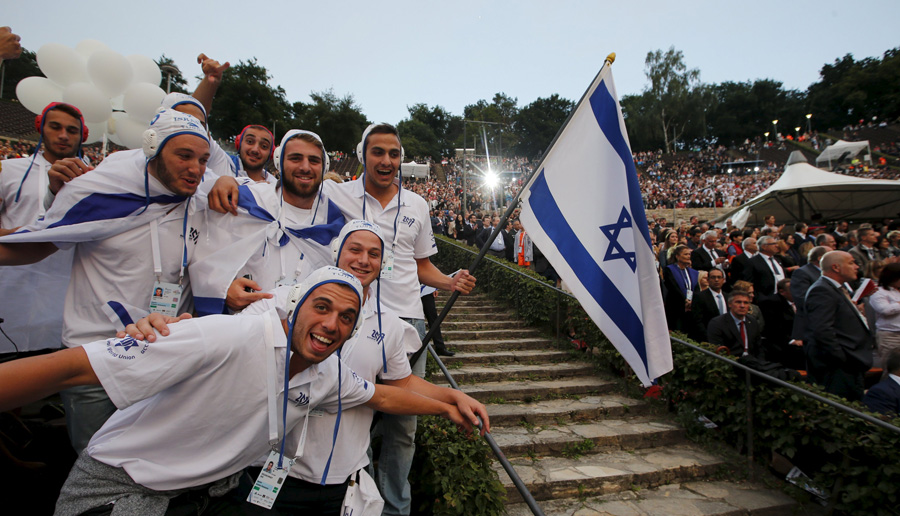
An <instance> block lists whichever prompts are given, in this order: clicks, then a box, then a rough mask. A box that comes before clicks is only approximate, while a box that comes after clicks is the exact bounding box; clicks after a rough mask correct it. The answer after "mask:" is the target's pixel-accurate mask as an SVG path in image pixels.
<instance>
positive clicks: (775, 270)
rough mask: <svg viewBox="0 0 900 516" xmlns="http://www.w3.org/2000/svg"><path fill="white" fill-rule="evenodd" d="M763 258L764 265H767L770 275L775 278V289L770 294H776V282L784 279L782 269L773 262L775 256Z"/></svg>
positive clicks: (775, 261) (776, 262)
mask: <svg viewBox="0 0 900 516" xmlns="http://www.w3.org/2000/svg"><path fill="white" fill-rule="evenodd" d="M763 256H765V258H764V260H766V265H768V266H769V268H770V269H772V274H773V275H774V276H775V288H774V289H773V291H772V293H773V294H777V293H778V282H779V281H781V280H783V279H784V269H782V268H781V265H779V264H778V261H777V260H775V255H772V256H766V255H763Z"/></svg>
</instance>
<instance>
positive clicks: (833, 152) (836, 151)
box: [816, 140, 872, 168]
mask: <svg viewBox="0 0 900 516" xmlns="http://www.w3.org/2000/svg"><path fill="white" fill-rule="evenodd" d="M868 149H869V141H868V140H866V141H861V142H845V141H844V140H838V141H837V143H835V144H834V145H829V146H828V147H825V150H823V151H822V154H819V157H817V158H816V166H819V167H828V168H832V167H833V166H834V165H837V164H838V163H840V162H841V161H843V159H847V158H852V157H854V156H856V155H857V154H859V153H860V152H863V151H866V155H865V156H864V159H866V160H868V161H872V157H871V156H872V151H870V150H868Z"/></svg>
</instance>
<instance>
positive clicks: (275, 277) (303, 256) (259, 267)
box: [238, 186, 334, 291]
mask: <svg viewBox="0 0 900 516" xmlns="http://www.w3.org/2000/svg"><path fill="white" fill-rule="evenodd" d="M258 188H260V187H258V186H251V189H258ZM275 192H276V195H275V197H278V196H280V190H276V191H275ZM268 198H270V197H268ZM321 201H322V202H321V203H319V210H316V211H314V208H310V209H302V208H297V207H296V206H293V205H291V204H288V203H284V204H283V205H281V206H278V205H276V206H270V205H269V204H271V203H264V204H263V207H264V208H266V209H267V210H268V211H269V212H270V213H272V214H273V215H274V216H276V217H277V216H278V212H279V210H281V211H283V214H282V223H283V224H284V225H285V226H287V227H299V226H304V227H305V226H310V225H311V224H312V223H313V215H315V219H316V221H318V222H320V223H321V222H324V221H325V216H326V215H327V213H326V212H327V205H328V200H327V199H326V198H323V199H321ZM314 206H315V205H314ZM288 238H289V239H290V241H289V242H288V243H287V244H286V245H283V246H277V245H272V243H271V242H268V243H266V242H261V244H260V248H259V251H258V252H257V253H255V254H254V255H253V256H252V257H251V258H250V260H248V261H247V263H246V265H244V267H243V268H241V270H240V271H239V272H238V277H242V276H244V275H245V274H249V275H251V276H252V277H253V281H255V282H257V283H258V284H259V286H260V287H262V289H263V290H265V291H268V290H272V289H274V288H275V286H276V284H277V283H278V282H279V281H282V280H283V281H284V282H286V284H288V285H293V284H296V283H299V282H301V281H303V280H304V279H306V277H307V276H309V273H311V272H312V271H314V270H316V269H319V268H321V267H325V266H326V265H334V259H333V258H332V253H331V244H330V242H329V244H328V245H319V244H317V243H316V242H315V241H313V240H310V239H306V238H296V237H294V236H290V235H289V236H288Z"/></svg>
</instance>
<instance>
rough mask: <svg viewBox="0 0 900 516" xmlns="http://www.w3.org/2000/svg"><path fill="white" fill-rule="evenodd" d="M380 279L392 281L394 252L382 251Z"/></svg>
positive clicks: (391, 250)
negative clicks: (382, 259)
mask: <svg viewBox="0 0 900 516" xmlns="http://www.w3.org/2000/svg"><path fill="white" fill-rule="evenodd" d="M381 278H382V279H386V280H389V279H394V250H393V249H390V250H388V249H385V250H384V263H383V265H382V267H381Z"/></svg>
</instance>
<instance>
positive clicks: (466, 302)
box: [435, 296, 506, 312]
mask: <svg viewBox="0 0 900 516" xmlns="http://www.w3.org/2000/svg"><path fill="white" fill-rule="evenodd" d="M446 304H447V303H445V302H444V301H440V302H437V303H435V306H436V307H437V309H438V312H440V311H441V310H443V309H444V305H446ZM463 306H465V307H470V306H495V307H500V308H506V306H505V305H503V304H501V303H497V302H496V301H494V300H492V299H488V298H471V299H467V298H465V297H462V296H460V297H459V298H457V300H456V301H454V302H453V308H454V309H456V308H458V307H463Z"/></svg>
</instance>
